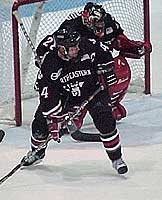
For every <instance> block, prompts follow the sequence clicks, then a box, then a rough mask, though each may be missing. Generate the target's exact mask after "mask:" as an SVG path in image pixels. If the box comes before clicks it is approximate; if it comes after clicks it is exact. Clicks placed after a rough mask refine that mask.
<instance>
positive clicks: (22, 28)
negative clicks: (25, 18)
mask: <svg viewBox="0 0 162 200" xmlns="http://www.w3.org/2000/svg"><path fill="white" fill-rule="evenodd" d="M13 15H14V16H15V18H16V20H17V22H18V23H19V24H20V28H21V30H22V32H23V34H24V36H25V38H26V40H27V42H28V44H29V46H30V47H31V50H32V52H33V53H34V57H35V60H36V61H37V63H38V66H39V68H41V59H40V57H39V56H38V55H37V52H36V49H35V46H34V44H33V42H32V40H31V38H30V37H29V35H28V33H27V31H26V29H25V26H24V24H23V22H22V20H21V17H20V16H19V14H18V11H17V10H15V11H13Z"/></svg>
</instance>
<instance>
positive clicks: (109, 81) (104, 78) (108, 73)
mask: <svg viewBox="0 0 162 200" xmlns="http://www.w3.org/2000/svg"><path fill="white" fill-rule="evenodd" d="M97 74H98V75H99V76H100V80H101V83H102V84H103V85H104V86H106V87H110V86H111V85H114V84H115V83H117V77H116V74H115V71H114V61H112V62H111V63H109V64H107V65H101V66H99V68H98V70H97Z"/></svg>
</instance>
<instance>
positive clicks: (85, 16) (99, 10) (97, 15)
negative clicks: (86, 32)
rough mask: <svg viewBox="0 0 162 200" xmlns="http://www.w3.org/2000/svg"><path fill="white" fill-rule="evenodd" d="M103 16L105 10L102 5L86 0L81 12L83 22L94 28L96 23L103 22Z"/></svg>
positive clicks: (104, 15)
mask: <svg viewBox="0 0 162 200" xmlns="http://www.w3.org/2000/svg"><path fill="white" fill-rule="evenodd" d="M105 17H106V11H105V10H104V8H103V7H102V5H98V4H96V3H93V2H88V3H87V4H86V5H85V7H84V11H83V12H82V21H83V24H84V25H86V26H87V27H88V28H91V29H94V27H95V25H96V23H98V22H103V21H104V18H105Z"/></svg>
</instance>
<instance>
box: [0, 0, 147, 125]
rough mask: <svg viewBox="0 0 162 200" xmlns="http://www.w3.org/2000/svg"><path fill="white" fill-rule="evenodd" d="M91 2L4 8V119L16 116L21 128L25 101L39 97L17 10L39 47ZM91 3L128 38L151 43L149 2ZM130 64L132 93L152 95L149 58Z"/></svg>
mask: <svg viewBox="0 0 162 200" xmlns="http://www.w3.org/2000/svg"><path fill="white" fill-rule="evenodd" d="M2 2H3V1H2ZM4 2H5V0H4ZM87 2H88V1H85V0H84V1H82V0H77V1H64V0H46V1H42V0H16V1H15V4H14V6H13V5H12V4H10V6H9V5H8V4H7V5H6V4H5V3H2V4H1V5H0V44H1V45H0V74H1V84H0V119H2V118H3V117H4V116H5V117H4V118H5V120H6V119H8V120H9V119H10V118H11V116H12V119H15V120H16V124H17V125H21V120H22V119H21V114H22V110H21V99H25V98H32V97H34V96H37V93H36V92H35V91H34V89H33V87H34V83H35V79H36V75H37V71H38V68H37V67H36V66H35V65H34V54H33V51H32V49H31V46H30V45H29V42H27V39H26V37H25V36H24V34H23V33H22V30H21V27H20V25H19V24H18V23H17V21H16V19H15V17H14V16H13V15H12V12H13V10H18V13H19V16H20V17H21V20H22V23H23V25H24V27H25V30H26V32H27V33H28V35H29V37H30V39H31V41H32V44H33V45H34V46H35V47H37V45H38V44H39V42H40V41H41V40H42V39H43V38H44V37H45V36H46V35H48V34H52V33H53V32H54V31H55V30H57V28H58V27H59V25H60V24H61V23H62V22H63V21H64V20H65V19H66V18H67V16H68V15H69V14H70V13H72V12H78V11H82V10H83V8H84V6H85V4H86V3H87ZM91 2H96V3H99V4H102V5H103V7H104V8H105V10H106V11H107V12H109V13H110V14H111V15H112V16H114V17H115V19H116V20H117V21H118V22H119V23H120V24H121V27H122V28H123V29H124V33H125V34H126V35H127V36H128V38H130V39H133V40H139V41H144V40H145V41H146V40H149V21H148V19H149V15H148V14H149V13H148V2H149V1H148V0H145V1H144V0H138V1H137V0H107V1H106V0H100V1H93V0H92V1H91ZM146 60H147V62H146ZM128 62H129V64H130V67H131V72H132V79H131V85H130V89H129V91H130V92H145V93H149V87H150V86H149V80H150V77H149V55H148V57H147V58H146V57H143V58H141V59H139V60H135V59H128ZM4 108H5V109H4ZM6 109H8V110H7V111H6ZM11 111H13V112H12V114H11ZM6 114H7V115H9V116H6Z"/></svg>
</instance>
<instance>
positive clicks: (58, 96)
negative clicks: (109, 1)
mask: <svg viewBox="0 0 162 200" xmlns="http://www.w3.org/2000/svg"><path fill="white" fill-rule="evenodd" d="M93 43H94V42H93ZM93 43H92V42H91V41H89V40H87V39H86V38H82V40H81V42H80V46H79V48H80V51H79V55H78V57H77V58H76V59H74V60H69V61H66V60H63V59H61V58H60V57H59V56H58V50H57V49H55V48H54V50H53V51H50V52H49V53H48V54H47V55H46V57H45V59H44V62H43V64H42V67H41V70H40V72H39V74H38V80H37V81H38V86H39V94H40V108H41V111H42V113H43V114H44V115H49V114H50V113H52V112H53V111H57V112H55V114H56V113H57V114H58V113H59V112H61V111H62V109H63V105H62V103H61V100H62V96H63V97H64V99H65V98H66V99H67V98H68V103H69V104H71V105H80V104H81V103H82V102H83V101H84V100H86V99H87V98H88V97H89V96H90V95H92V94H93V93H94V91H95V90H96V89H97V88H98V87H99V86H100V83H99V78H98V75H97V69H98V68H99V67H101V66H102V65H104V66H107V65H108V66H109V65H110V63H111V64H112V65H113V61H112V56H111V54H110V53H109V52H107V49H106V48H105V47H104V46H103V44H102V43H101V46H100V43H95V44H93ZM99 46H100V47H99Z"/></svg>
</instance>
